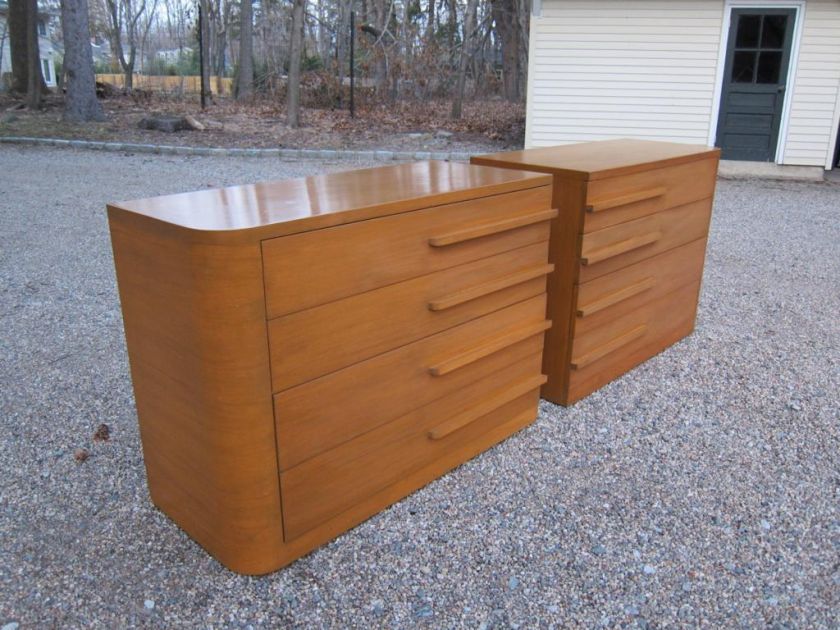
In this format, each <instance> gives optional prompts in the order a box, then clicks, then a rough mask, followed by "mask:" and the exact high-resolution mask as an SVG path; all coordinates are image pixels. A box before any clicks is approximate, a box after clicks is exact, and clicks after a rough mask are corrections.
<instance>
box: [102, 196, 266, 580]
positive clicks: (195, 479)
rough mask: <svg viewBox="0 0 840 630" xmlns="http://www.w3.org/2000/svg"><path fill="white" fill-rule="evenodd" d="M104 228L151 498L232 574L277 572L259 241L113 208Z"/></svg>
mask: <svg viewBox="0 0 840 630" xmlns="http://www.w3.org/2000/svg"><path fill="white" fill-rule="evenodd" d="M109 223H110V228H111V239H112V245H113V250H114V262H115V266H116V271H117V280H118V284H119V291H120V299H121V303H122V311H123V319H124V323H125V333H126V340H127V346H128V354H129V362H130V366H131V375H132V380H133V384H134V392H135V398H136V403H137V413H138V419H139V424H140V433H141V439H142V443H143V454H144V459H145V464H146V470H147V475H148V482H149V489H150V493H151V496H152V500H153V501H154V503H155V504H156V505H157V506H158V507H159V508H160V509H161V510H163V511H164V512H165V513H166V514H168V515H169V516H170V517H171V518H172V519H173V520H175V522H176V523H178V525H180V526H181V527H182V528H183V529H184V530H185V531H186V532H187V533H188V534H189V535H190V536H192V537H193V538H194V539H195V540H196V541H198V542H199V543H200V544H201V545H202V546H204V547H205V548H206V549H208V550H209V551H210V552H211V553H212V554H213V555H214V556H215V557H216V558H218V559H219V560H220V561H221V562H222V563H223V564H225V565H226V566H227V567H229V568H231V569H233V570H235V571H238V572H241V573H251V574H256V573H264V572H267V571H270V570H273V569H274V568H276V566H277V563H278V559H279V558H280V556H281V555H282V517H281V505H280V491H279V479H278V471H277V455H276V449H275V436H274V421H273V410H272V403H271V383H270V373H269V358H268V343H267V332H266V324H265V317H264V312H265V306H264V290H263V279H262V262H261V254H260V247H259V243H258V242H253V243H241V242H240V243H239V244H236V245H225V244H221V243H217V244H200V243H194V242H190V240H189V236H188V235H185V236H182V235H180V234H179V233H178V231H177V230H171V229H164V228H162V227H158V226H157V225H156V224H155V222H153V221H136V220H131V219H130V218H127V217H124V216H123V213H122V212H121V211H119V210H114V209H111V210H110V211H109ZM185 234H188V233H185Z"/></svg>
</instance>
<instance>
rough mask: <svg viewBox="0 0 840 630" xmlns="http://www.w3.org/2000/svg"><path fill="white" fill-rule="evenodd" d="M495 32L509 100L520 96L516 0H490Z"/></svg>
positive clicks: (505, 92) (519, 36)
mask: <svg viewBox="0 0 840 630" xmlns="http://www.w3.org/2000/svg"><path fill="white" fill-rule="evenodd" d="M491 1H492V6H493V21H494V22H495V28H496V33H498V35H499V39H500V41H501V44H502V82H503V87H504V96H505V98H506V99H507V100H509V101H518V100H519V99H520V98H521V97H522V92H523V90H522V87H523V86H522V72H521V71H522V65H521V62H520V59H519V57H520V53H521V49H520V39H521V37H522V28H521V26H520V22H521V16H520V15H519V8H520V3H519V2H518V0H491Z"/></svg>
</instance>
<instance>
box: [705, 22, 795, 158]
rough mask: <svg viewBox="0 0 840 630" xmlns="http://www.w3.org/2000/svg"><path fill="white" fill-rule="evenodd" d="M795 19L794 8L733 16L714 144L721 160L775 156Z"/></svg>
mask: <svg viewBox="0 0 840 630" xmlns="http://www.w3.org/2000/svg"><path fill="white" fill-rule="evenodd" d="M795 17H796V12H795V11H794V10H793V9H733V11H732V22H731V26H730V28H729V44H728V47H727V51H726V65H725V67H724V72H723V90H722V92H721V97H720V116H719V118H718V128H717V140H716V142H715V144H716V145H717V146H719V147H720V148H721V157H722V158H723V159H725V160H753V161H760V162H770V161H772V160H773V159H774V158H775V156H776V144H777V142H778V140H779V127H780V125H781V122H782V107H783V105H784V102H785V87H786V85H787V74H788V61H790V49H791V42H792V41H793V22H794V19H795Z"/></svg>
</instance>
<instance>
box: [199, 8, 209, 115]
mask: <svg viewBox="0 0 840 630" xmlns="http://www.w3.org/2000/svg"><path fill="white" fill-rule="evenodd" d="M198 72H199V74H200V75H201V80H200V82H201V109H204V108H205V107H206V106H207V99H206V95H207V86H206V85H205V84H204V16H203V15H202V14H201V5H200V4H199V5H198Z"/></svg>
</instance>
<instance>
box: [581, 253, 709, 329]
mask: <svg viewBox="0 0 840 630" xmlns="http://www.w3.org/2000/svg"><path fill="white" fill-rule="evenodd" d="M705 257H706V239H705V238H701V239H698V240H696V241H692V242H691V243H688V244H686V245H681V246H680V247H675V248H674V249H670V250H668V251H666V252H663V253H661V254H658V255H657V256H653V257H651V258H646V259H645V260H643V261H641V262H638V263H635V264H633V265H630V266H628V267H624V268H623V269H619V270H618V271H614V272H612V273H608V274H606V275H604V276H601V277H600V278H596V279H595V280H592V281H591V282H586V283H584V284H581V285H579V286H578V287H577V299H576V300H577V301H576V307H575V324H574V331H575V334H579V335H580V334H585V333H587V332H589V331H591V330H594V329H596V328H598V327H599V326H602V325H603V324H605V323H606V322H609V321H611V320H614V319H618V318H620V317H626V316H627V315H628V314H630V313H633V312H634V311H636V310H637V309H638V308H639V307H641V306H643V305H644V304H647V303H648V302H653V301H655V300H658V299H660V298H662V297H664V296H665V295H668V294H669V293H672V292H673V291H676V290H677V289H679V288H681V287H684V286H685V285H687V284H692V283H694V282H697V281H699V280H700V279H701V278H702V276H703V261H704V259H705Z"/></svg>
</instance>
